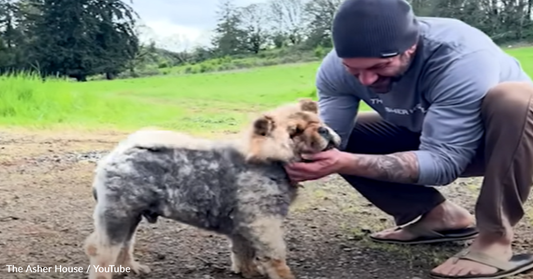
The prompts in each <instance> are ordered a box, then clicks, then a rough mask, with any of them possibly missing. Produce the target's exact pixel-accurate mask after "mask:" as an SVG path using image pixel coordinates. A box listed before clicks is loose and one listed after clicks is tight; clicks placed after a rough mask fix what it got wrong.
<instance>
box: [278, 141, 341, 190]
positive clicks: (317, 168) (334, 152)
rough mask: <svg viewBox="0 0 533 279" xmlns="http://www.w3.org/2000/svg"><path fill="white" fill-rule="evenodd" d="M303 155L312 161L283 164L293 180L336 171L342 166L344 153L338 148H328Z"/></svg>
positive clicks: (316, 177)
mask: <svg viewBox="0 0 533 279" xmlns="http://www.w3.org/2000/svg"><path fill="white" fill-rule="evenodd" d="M303 157H304V159H306V160H310V161H312V162H309V163H306V162H301V163H300V162H299V163H292V164H288V165H286V166H285V169H286V170H287V173H288V174H289V177H290V179H291V181H293V182H304V181H307V180H316V179H320V178H322V177H325V176H328V175H330V174H333V173H337V172H338V171H339V170H340V169H341V168H342V167H343V162H344V161H343V158H345V157H346V154H345V153H344V152H341V151H339V150H338V149H330V150H328V151H324V152H320V153H316V154H308V155H305V156H303Z"/></svg>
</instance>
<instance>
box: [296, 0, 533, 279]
mask: <svg viewBox="0 0 533 279" xmlns="http://www.w3.org/2000/svg"><path fill="white" fill-rule="evenodd" d="M332 37H333V42H334V45H335V48H334V50H332V51H331V52H330V53H329V54H328V55H327V56H326V57H325V58H324V60H323V62H322V64H321V66H320V69H319V70H318V73H317V80H316V86H317V89H318V96H319V105H320V113H321V116H322V117H323V119H324V120H325V122H326V123H327V124H329V125H330V126H331V127H332V128H333V129H334V130H335V131H337V132H338V133H339V134H340V135H341V137H342V138H343V145H342V147H341V149H340V150H331V151H327V152H323V153H321V154H318V155H316V156H314V157H310V158H308V159H310V160H312V161H314V162H311V163H296V164H291V165H288V166H287V172H288V173H289V175H290V176H291V179H293V180H294V181H300V182H301V181H306V180H314V179H318V178H321V177H324V176H326V175H329V174H332V173H338V174H340V175H341V176H342V177H343V178H344V179H346V180H347V181H348V182H349V183H350V184H351V185H352V186H353V187H354V188H355V189H357V191H359V192H360V193H361V194H362V195H363V196H364V197H366V198H367V199H368V200H369V201H370V202H372V203H373V204H374V205H375V206H377V207H378V208H380V209H381V210H383V211H384V212H385V213H387V214H389V215H391V216H393V217H394V219H395V222H396V223H397V225H398V226H402V227H399V228H394V229H388V230H385V231H382V232H379V233H376V234H374V235H372V236H371V237H372V239H373V240H375V241H381V242H388V243H404V244H414V243H428V242H438V241H452V240H465V239H471V238H473V239H474V240H473V242H472V244H471V245H470V247H469V248H468V249H466V250H464V251H462V252H461V253H459V254H457V255H456V256H454V257H453V258H451V259H449V260H448V261H446V262H444V263H443V264H441V265H440V266H438V267H436V268H434V269H433V270H432V271H431V276H433V277H436V278H496V277H497V276H500V277H497V278H502V276H501V275H502V274H506V275H507V276H509V275H512V274H515V273H520V272H523V271H524V270H525V269H528V268H532V267H533V256H531V255H521V256H519V255H515V256H513V251H512V248H511V242H512V240H513V227H514V226H515V225H516V224H517V223H518V222H519V221H520V220H521V218H522V217H523V215H524V209H523V203H524V202H525V201H526V200H527V197H528V195H529V191H530V185H531V184H532V182H533V181H532V176H533V113H532V107H533V103H532V102H531V100H532V99H531V98H532V96H533V86H532V84H531V80H530V78H529V77H528V75H527V74H526V73H525V72H524V70H523V69H522V68H521V66H520V64H519V62H518V61H517V60H515V59H514V58H513V57H511V56H509V55H507V54H505V53H504V52H503V51H502V50H501V49H500V48H499V47H498V46H497V45H495V44H494V43H493V42H492V40H491V39H490V38H489V37H488V36H486V35H485V34H483V33H482V32H481V31H479V30H478V29H476V28H473V27H472V26H469V25H467V24H465V23H463V22H461V21H458V20H455V19H445V18H423V17H416V16H415V15H414V14H413V12H412V9H411V7H410V6H409V4H408V3H407V2H405V1H403V0H345V2H343V3H342V4H341V6H340V7H339V9H338V11H337V14H336V16H335V18H334V21H333V29H332ZM361 101H363V102H365V103H367V104H368V105H369V106H371V107H372V108H373V109H374V110H375V111H377V114H368V113H358V107H359V104H360V102H361ZM356 116H357V117H356ZM356 118H357V119H356ZM461 176H463V177H466V176H484V180H483V184H482V188H481V192H480V196H479V198H478V200H477V203H476V208H475V217H474V216H472V215H471V214H470V213H469V212H468V211H467V210H466V209H464V208H462V207H460V206H459V205H456V204H454V203H452V202H450V201H448V200H446V199H445V198H444V197H443V196H442V194H441V193H440V192H439V191H438V190H437V189H438V187H433V186H442V185H447V184H449V183H451V182H452V181H454V180H455V179H456V178H458V177H461ZM418 217H420V219H418V220H417V221H415V219H416V218H418ZM412 221H414V222H412ZM407 223H411V224H409V225H407V226H404V225H405V224H407ZM474 224H475V225H474ZM478 232H479V233H478Z"/></svg>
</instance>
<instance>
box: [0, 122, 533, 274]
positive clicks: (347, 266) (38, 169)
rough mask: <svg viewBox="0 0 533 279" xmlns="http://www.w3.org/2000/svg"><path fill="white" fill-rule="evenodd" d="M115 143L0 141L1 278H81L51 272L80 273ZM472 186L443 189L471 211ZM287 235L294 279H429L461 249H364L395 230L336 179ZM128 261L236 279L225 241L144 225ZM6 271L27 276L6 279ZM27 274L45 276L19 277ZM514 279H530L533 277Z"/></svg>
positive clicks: (302, 205)
mask: <svg viewBox="0 0 533 279" xmlns="http://www.w3.org/2000/svg"><path fill="white" fill-rule="evenodd" d="M120 136H121V135H120V134H119V133H112V132H108V133H92V134H81V133H70V134H68V133H61V134H60V135H57V134H55V135H54V134H52V133H48V134H44V133H39V134H37V133H29V132H18V133H8V132H0V251H1V253H0V278H2V279H12V278H43V279H48V278H87V275H86V274H85V273H74V272H56V271H55V270H54V268H55V267H59V266H62V267H84V268H85V269H86V267H87V265H88V261H87V258H86V257H85V255H84V253H83V250H82V248H81V245H82V242H83V240H84V239H85V237H86V236H87V235H88V234H89V233H90V231H91V225H92V220H91V214H92V209H93V206H94V201H93V199H92V195H91V191H90V187H91V180H92V175H93V169H94V166H95V162H96V161H97V160H98V159H99V158H101V157H102V156H103V155H105V154H106V153H107V152H108V151H109V150H110V149H111V148H112V147H113V144H114V143H115V142H116V140H117V139H119V138H120ZM479 182H480V180H479V179H477V178H474V179H461V180H459V181H457V182H456V183H454V184H452V185H449V186H447V187H443V188H442V189H443V192H444V193H445V194H446V196H447V197H449V198H450V199H451V200H453V201H455V202H457V203H459V204H462V205H464V206H465V207H467V208H469V209H470V210H472V208H473V204H474V202H475V196H476V195H477V192H478V190H479V188H478V187H479ZM528 213H529V210H528ZM286 226H287V234H286V241H287V245H288V248H289V253H288V255H289V256H288V257H289V258H288V264H289V265H290V266H291V267H292V269H293V270H294V273H295V274H296V276H297V278H299V279H344V278H358V279H370V278H397V279H415V278H427V275H426V274H427V272H428V271H429V270H430V269H431V268H433V267H434V266H435V265H437V264H439V263H441V262H442V261H443V260H445V259H446V258H447V257H448V256H450V255H452V254H453V253H455V252H457V251H458V250H459V249H461V248H462V246H464V245H465V244H464V243H455V244H447V245H440V246H436V245H432V246H418V247H403V246H394V245H384V244H374V243H371V242H369V241H368V240H367V238H366V236H367V235H368V234H369V233H371V232H374V231H376V230H380V229H384V228H386V227H389V226H392V222H391V220H390V218H388V217H387V216H386V215H384V214H383V213H381V212H380V211H378V210H377V209H376V208H374V207H373V206H372V205H370V204H368V202H367V201H366V200H365V199H364V198H362V197H361V196H360V195H359V194H358V193H357V192H355V191H354V190H353V189H352V188H351V187H350V186H349V185H347V184H346V183H345V182H344V181H343V180H341V179H340V178H338V177H336V176H332V177H329V178H326V179H323V180H320V181H316V182H312V183H306V184H305V188H304V189H303V191H302V195H301V197H300V199H299V200H298V201H297V203H296V204H295V205H294V207H293V209H292V212H291V215H290V217H289V218H288V219H287V220H286ZM530 229H531V220H530V219H529V218H527V217H526V218H525V219H524V220H523V221H522V222H521V223H520V225H519V226H518V229H517V230H518V231H517V240H516V243H515V246H516V249H517V251H523V250H533V247H531V246H532V244H531V243H533V242H532V240H533V234H531V233H530V231H531V230H530ZM135 255H136V257H137V258H138V260H139V261H140V262H142V263H144V264H147V265H148V266H149V267H150V268H151V269H152V272H151V273H150V274H148V275H144V276H135V275H127V278H154V279H155V278H176V279H182V278H183V279H185V278H187V279H215V278H216V279H226V278H227V279H230V278H240V277H239V276H236V275H233V274H232V273H231V272H230V270H229V265H230V259H229V251H228V244H227V242H226V240H225V239H224V238H223V237H221V236H218V235H214V234H211V233H209V232H205V231H201V230H198V229H196V228H193V227H190V226H187V225H182V224H179V223H177V222H173V221H170V220H164V219H160V221H159V222H158V223H157V224H148V223H146V222H142V223H141V225H140V227H139V230H138V234H137V243H136V246H135ZM6 265H15V266H19V267H23V270H24V271H23V272H20V273H13V272H7V268H6ZM28 265H31V266H37V265H39V266H40V267H52V270H51V272H36V273H30V272H25V270H26V267H27V266H28ZM514 278H533V274H530V275H524V276H522V277H514Z"/></svg>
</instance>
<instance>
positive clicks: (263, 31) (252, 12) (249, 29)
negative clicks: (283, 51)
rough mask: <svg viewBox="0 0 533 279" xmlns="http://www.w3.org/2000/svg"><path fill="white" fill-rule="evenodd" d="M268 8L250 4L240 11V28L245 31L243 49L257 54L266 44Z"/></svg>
mask: <svg viewBox="0 0 533 279" xmlns="http://www.w3.org/2000/svg"><path fill="white" fill-rule="evenodd" d="M267 12H268V7H267V6H266V5H265V4H251V5H248V6H246V7H244V8H242V9H241V11H240V14H241V15H240V18H241V26H242V27H241V28H242V29H243V30H245V31H246V37H245V40H244V45H245V48H246V49H247V50H249V51H251V52H252V53H256V54H257V53H258V52H259V51H260V50H261V49H263V48H264V47H265V44H267V42H268V38H269V34H268V29H267V28H268V17H267Z"/></svg>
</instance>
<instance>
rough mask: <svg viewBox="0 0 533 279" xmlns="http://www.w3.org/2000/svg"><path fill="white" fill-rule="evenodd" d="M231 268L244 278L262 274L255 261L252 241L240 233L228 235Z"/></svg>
mask: <svg viewBox="0 0 533 279" xmlns="http://www.w3.org/2000/svg"><path fill="white" fill-rule="evenodd" d="M229 239H230V243H231V245H230V248H231V270H232V271H233V272H235V273H238V274H239V273H240V274H241V275H242V276H243V277H244V278H253V277H257V276H259V275H263V274H262V273H261V272H260V271H259V269H258V267H257V263H256V262H255V260H254V259H255V251H254V248H253V247H252V243H251V242H250V241H249V240H247V239H246V238H244V237H243V236H241V235H232V236H230V238H229Z"/></svg>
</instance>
